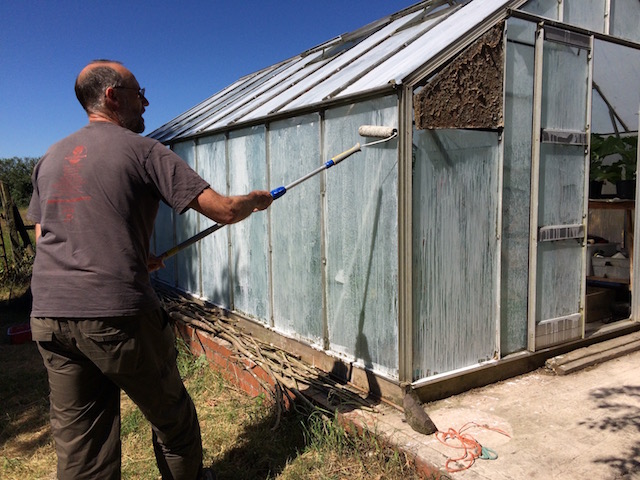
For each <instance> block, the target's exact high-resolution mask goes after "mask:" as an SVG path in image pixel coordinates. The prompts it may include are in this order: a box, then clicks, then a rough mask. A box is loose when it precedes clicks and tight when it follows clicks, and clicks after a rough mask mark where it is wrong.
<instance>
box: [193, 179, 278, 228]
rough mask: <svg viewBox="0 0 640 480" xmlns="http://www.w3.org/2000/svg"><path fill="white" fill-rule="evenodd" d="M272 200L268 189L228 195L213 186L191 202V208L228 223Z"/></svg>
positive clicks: (264, 205) (234, 221) (262, 207)
mask: <svg viewBox="0 0 640 480" xmlns="http://www.w3.org/2000/svg"><path fill="white" fill-rule="evenodd" d="M271 202H273V197H272V196H271V193H269V192H268V191H266V190H254V191H252V192H249V193H248V194H246V195H232V196H229V197H226V196H224V195H220V194H219V193H218V192H216V191H215V190H213V189H211V188H206V189H204V190H203V191H202V193H200V195H198V196H197V197H196V198H195V199H194V200H193V201H192V202H191V203H190V204H189V208H193V209H194V210H195V211H197V212H199V213H201V214H203V215H205V216H207V217H209V218H210V219H211V220H213V221H214V222H217V223H221V224H224V225H228V224H230V223H236V222H239V221H240V220H244V219H245V218H247V217H248V216H249V215H251V213H252V212H256V211H258V210H264V209H265V208H267V207H268V206H269V205H271Z"/></svg>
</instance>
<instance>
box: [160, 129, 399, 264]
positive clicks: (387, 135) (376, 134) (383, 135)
mask: <svg viewBox="0 0 640 480" xmlns="http://www.w3.org/2000/svg"><path fill="white" fill-rule="evenodd" d="M358 133H359V134H360V136H362V137H370V138H379V139H380V140H374V141H371V142H369V143H365V144H362V145H361V144H360V143H356V144H355V145H354V146H353V147H351V148H350V149H348V150H345V151H344V152H342V153H340V154H338V155H336V156H334V157H332V158H331V159H330V160H328V161H326V162H325V163H324V164H323V165H321V166H320V167H318V168H316V169H315V170H313V171H312V172H309V173H307V174H306V175H303V176H302V177H300V178H298V179H297V180H295V181H293V182H291V183H290V184H288V185H284V186H281V187H277V188H274V189H273V190H271V192H270V193H271V196H272V197H273V199H274V200H276V199H278V198H280V197H282V196H283V195H284V194H285V193H287V192H288V191H289V190H291V189H292V188H293V187H295V186H296V185H299V184H301V183H302V182H304V181H306V180H308V179H310V178H311V177H313V176H315V175H317V174H318V173H320V172H322V171H323V170H327V169H329V168H331V167H333V166H335V165H337V164H338V163H340V162H341V161H343V160H344V159H346V158H348V157H350V156H351V155H353V154H354V153H356V152H359V151H361V150H362V148H363V147H370V146H372V145H376V144H378V143H382V142H388V141H389V140H391V139H393V138H395V137H397V136H398V130H397V129H395V128H392V127H384V126H377V125H361V126H360V127H359V128H358ZM225 225H226V224H224V223H216V224H214V225H211V226H210V227H209V228H207V229H205V230H203V231H201V232H200V233H198V234H196V235H194V236H193V237H191V238H188V239H187V240H185V241H184V242H182V243H179V244H178V245H176V246H175V247H172V248H170V249H169V250H167V251H166V252H164V253H162V254H161V255H160V256H159V258H160V259H161V260H165V259H167V258H169V257H172V256H173V255H175V254H176V253H178V252H180V251H182V250H184V249H185V248H187V247H189V246H191V245H193V244H194V243H196V242H198V241H200V240H202V239H203V238H204V237H206V236H208V235H211V234H212V233H214V232H216V231H218V230H220V229H221V228H222V227H224V226H225Z"/></svg>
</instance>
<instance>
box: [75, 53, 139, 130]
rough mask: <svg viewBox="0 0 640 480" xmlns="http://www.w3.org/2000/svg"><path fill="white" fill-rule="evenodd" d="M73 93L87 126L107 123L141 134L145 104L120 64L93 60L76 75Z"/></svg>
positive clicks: (134, 79)
mask: <svg viewBox="0 0 640 480" xmlns="http://www.w3.org/2000/svg"><path fill="white" fill-rule="evenodd" d="M75 91H76V97H78V101H79V102H80V104H81V105H82V108H84V109H85V111H86V112H87V114H88V115H89V121H90V122H91V121H110V122H113V123H116V124H118V125H120V126H122V127H125V128H128V129H129V130H132V131H134V132H136V133H142V132H143V131H144V120H143V118H142V114H143V113H144V110H145V107H146V106H148V105H149V102H148V101H147V99H146V98H145V97H144V89H141V88H140V85H139V84H138V81H137V80H136V78H135V76H134V75H133V74H132V73H131V72H130V71H129V70H128V69H127V68H126V67H125V66H123V65H122V63H120V62H117V61H114V60H94V61H93V62H91V63H89V65H87V66H86V67H84V68H83V69H82V70H81V71H80V73H79V74H78V78H76V85H75Z"/></svg>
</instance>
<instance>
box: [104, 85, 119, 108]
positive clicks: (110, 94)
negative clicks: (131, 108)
mask: <svg viewBox="0 0 640 480" xmlns="http://www.w3.org/2000/svg"><path fill="white" fill-rule="evenodd" d="M104 103H105V106H106V107H107V108H109V109H110V110H115V109H116V108H117V107H118V104H119V102H118V95H117V94H116V89H115V88H113V87H107V89H106V90H105V91H104Z"/></svg>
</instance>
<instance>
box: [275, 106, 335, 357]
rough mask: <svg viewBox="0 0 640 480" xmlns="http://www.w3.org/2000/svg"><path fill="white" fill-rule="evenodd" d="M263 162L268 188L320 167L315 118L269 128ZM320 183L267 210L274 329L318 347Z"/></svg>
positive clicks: (302, 188) (320, 331)
mask: <svg viewBox="0 0 640 480" xmlns="http://www.w3.org/2000/svg"><path fill="white" fill-rule="evenodd" d="M269 158H270V166H271V172H270V178H271V185H272V188H274V187H276V186H279V185H287V184H289V183H291V182H292V181H294V180H296V179H298V178H300V177H302V176H304V175H306V174H307V173H309V172H311V171H313V170H315V169H316V168H318V167H319V166H320V165H322V163H323V161H322V157H321V155H320V118H319V116H318V115H309V116H306V117H297V118H293V119H290V120H284V121H279V122H274V123H272V124H271V125H270V126H269ZM336 168H340V167H336ZM330 174H333V172H331V173H330ZM337 174H338V175H339V174H340V172H338V173H337ZM320 179H321V176H320V175H316V176H314V177H312V178H310V179H309V180H307V181H305V182H303V183H301V184H299V185H297V186H295V189H292V191H290V192H287V193H286V194H285V195H284V196H283V197H281V198H280V199H278V200H277V202H276V203H274V204H273V206H272V207H271V208H270V210H269V213H270V216H271V249H272V269H273V277H272V282H273V321H274V327H275V328H276V329H277V330H278V331H280V332H284V333H286V334H288V335H292V336H296V337H302V338H303V339H305V340H307V341H309V342H311V343H314V344H318V345H322V337H323V306H322V303H323V302H322V298H323V297H322V228H321V225H322V223H321V206H322V197H321V190H320V189H321V185H320Z"/></svg>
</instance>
